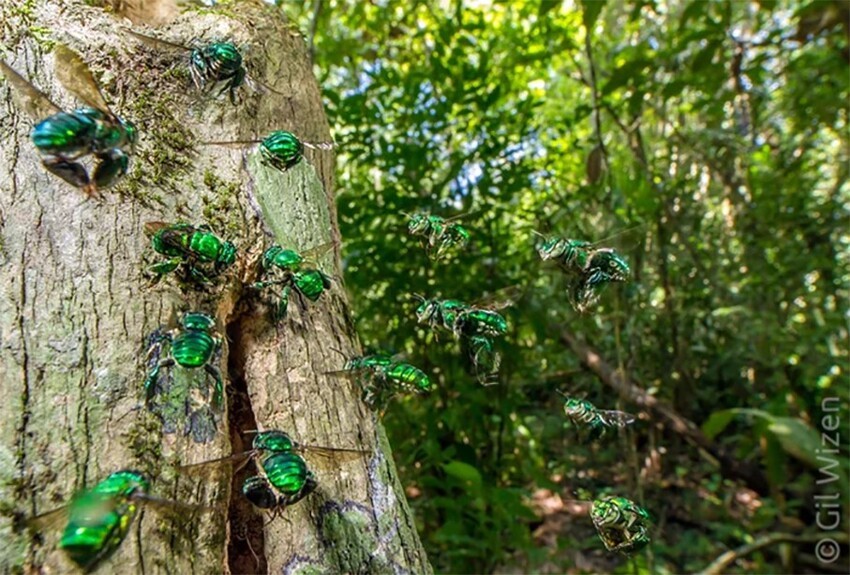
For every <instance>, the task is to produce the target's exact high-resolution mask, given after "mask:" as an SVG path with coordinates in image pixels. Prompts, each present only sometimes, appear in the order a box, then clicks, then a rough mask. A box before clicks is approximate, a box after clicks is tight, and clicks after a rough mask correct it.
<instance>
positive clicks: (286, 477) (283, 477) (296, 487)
mask: <svg viewBox="0 0 850 575" xmlns="http://www.w3.org/2000/svg"><path fill="white" fill-rule="evenodd" d="M262 467H263V471H265V473H266V477H267V478H268V480H269V483H271V484H272V485H273V486H274V488H275V489H277V490H278V491H279V492H280V493H282V494H284V495H296V494H298V492H299V491H301V490H302V489H303V488H304V485H305V484H306V483H307V479H308V477H309V471H308V469H307V462H306V461H304V458H303V457H301V456H300V455H298V454H296V453H292V452H278V453H272V454H271V455H268V456H266V457H264V458H263V461H262ZM292 503H294V501H292Z"/></svg>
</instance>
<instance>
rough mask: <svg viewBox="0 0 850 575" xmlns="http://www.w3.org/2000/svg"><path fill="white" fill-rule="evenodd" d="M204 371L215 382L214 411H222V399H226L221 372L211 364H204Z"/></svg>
mask: <svg viewBox="0 0 850 575" xmlns="http://www.w3.org/2000/svg"><path fill="white" fill-rule="evenodd" d="M204 371H206V372H207V373H208V374H209V375H211V376H212V378H213V380H215V391H214V392H213V404H212V405H213V409H215V410H220V409H221V403H222V399H223V398H224V382H223V381H222V379H221V372H220V371H219V370H218V369H217V368H216V367H214V366H212V365H210V364H208V363H207V364H204Z"/></svg>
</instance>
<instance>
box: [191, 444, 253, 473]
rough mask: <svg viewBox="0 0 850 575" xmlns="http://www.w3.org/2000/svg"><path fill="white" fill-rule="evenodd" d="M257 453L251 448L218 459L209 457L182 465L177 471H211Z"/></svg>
mask: <svg viewBox="0 0 850 575" xmlns="http://www.w3.org/2000/svg"><path fill="white" fill-rule="evenodd" d="M256 454H257V450H256V449H250V450H248V451H243V452H241V453H234V454H233V455H225V456H224V457H217V458H216V459H209V460H207V461H201V462H199V463H190V464H189V465H181V466H180V467H178V468H177V471H179V472H181V473H206V472H211V471H213V470H215V469H218V468H219V467H221V466H223V465H224V464H225V463H235V462H237V461H239V462H241V461H245V460H247V459H248V458H250V457H253V456H254V455H256Z"/></svg>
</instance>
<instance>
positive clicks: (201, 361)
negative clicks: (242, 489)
mask: <svg viewBox="0 0 850 575" xmlns="http://www.w3.org/2000/svg"><path fill="white" fill-rule="evenodd" d="M181 325H182V328H177V329H174V330H171V331H169V332H163V331H162V330H156V331H155V332H154V333H153V334H151V336H150V337H149V338H148V353H147V364H148V368H149V371H148V375H147V377H146V378H145V383H144V390H145V403H146V404H147V406H148V408H149V409H151V410H153V411H156V412H158V413H159V415H160V416H161V417H162V418H163V421H164V422H165V423H166V424H167V426H168V427H169V428H170V427H171V426H172V425H173V424H174V420H176V419H178V415H177V414H182V413H184V412H186V411H189V410H188V407H184V406H185V404H186V403H187V402H188V401H189V398H188V397H187V396H186V395H187V392H180V393H176V395H177V398H176V399H175V400H174V401H176V402H177V403H179V404H180V405H177V406H172V405H170V404H169V402H168V401H165V402H164V403H162V404H154V401H153V400H154V398H155V397H156V396H157V395H159V396H162V397H165V398H166V399H168V398H169V397H170V396H171V395H174V394H175V393H174V392H173V388H174V387H175V384H174V376H175V375H174V374H173V373H169V374H168V375H169V377H168V378H167V379H166V381H165V383H163V381H162V377H160V371H161V370H162V369H163V368H172V367H174V366H175V365H176V366H179V367H181V368H183V369H185V370H189V371H192V370H195V369H198V368H203V369H204V372H205V373H206V375H207V376H208V377H211V378H212V379H213V393H212V400H211V402H210V407H211V408H212V410H213V412H214V413H219V412H221V409H222V405H223V399H224V382H223V380H222V377H221V372H219V370H218V368H217V367H216V365H217V364H218V362H219V360H220V358H221V343H222V342H221V339H220V338H219V337H218V336H217V335H216V334H215V333H214V332H213V328H214V327H215V320H213V318H211V317H210V316H208V315H207V314H205V313H199V312H189V313H186V314H184V315H183V318H182V320H181ZM201 390H202V392H203V395H204V397H209V387H208V386H206V385H204V386H202V387H201ZM209 420H210V415H209V414H208V411H207V409H205V408H202V409H200V410H197V411H194V412H192V413H190V414H189V420H188V422H187V423H186V433H187V434H189V433H191V434H192V437H193V438H194V439H195V441H197V442H199V443H203V442H206V441H209V440H210V439H211V434H214V433H215V422H214V420H213V421H212V423H210V421H209Z"/></svg>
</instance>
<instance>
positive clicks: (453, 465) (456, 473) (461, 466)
mask: <svg viewBox="0 0 850 575" xmlns="http://www.w3.org/2000/svg"><path fill="white" fill-rule="evenodd" d="M443 471H445V472H446V473H447V474H448V475H451V476H452V477H455V478H457V479H460V480H461V481H464V482H467V483H469V484H471V485H472V486H473V487H481V483H482V479H481V472H479V471H478V470H477V469H476V468H475V467H473V466H472V465H470V464H468V463H464V462H463V461H457V460H454V461H450V462H449V463H446V464H445V465H443Z"/></svg>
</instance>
